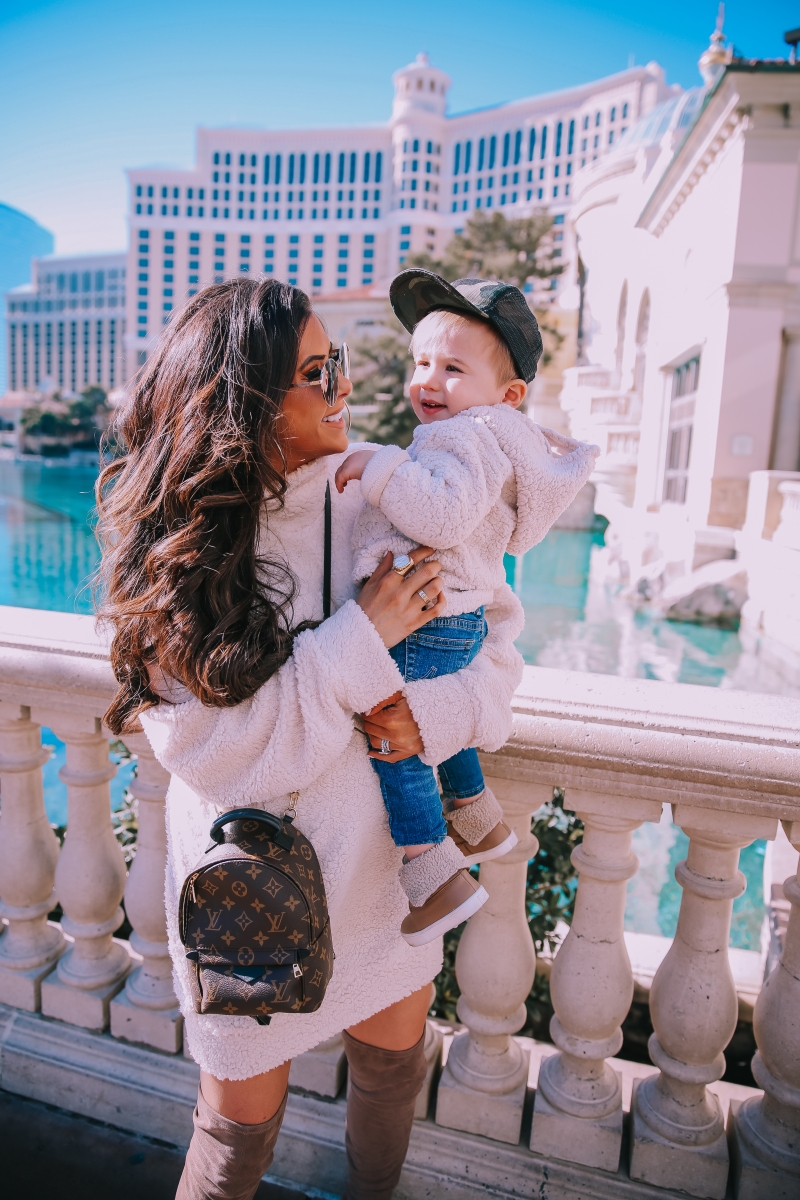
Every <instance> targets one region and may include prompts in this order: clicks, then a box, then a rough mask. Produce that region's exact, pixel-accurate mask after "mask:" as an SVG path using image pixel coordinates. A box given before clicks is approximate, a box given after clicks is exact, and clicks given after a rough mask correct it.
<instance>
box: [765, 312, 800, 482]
mask: <svg viewBox="0 0 800 1200" xmlns="http://www.w3.org/2000/svg"><path fill="white" fill-rule="evenodd" d="M770 466H771V468H772V470H773V471H797V470H800V328H797V327H794V328H789V329H784V331H783V371H782V376H781V392H780V398H779V400H778V411H777V419H776V424H775V440H774V443H773V447H772V462H771V464H770Z"/></svg>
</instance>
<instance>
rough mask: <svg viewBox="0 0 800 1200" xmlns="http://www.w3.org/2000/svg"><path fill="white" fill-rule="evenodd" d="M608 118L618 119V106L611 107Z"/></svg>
mask: <svg viewBox="0 0 800 1200" xmlns="http://www.w3.org/2000/svg"><path fill="white" fill-rule="evenodd" d="M608 119H609V121H616V119H617V110H616V108H612V109H611V113H610V114H609V118H608Z"/></svg>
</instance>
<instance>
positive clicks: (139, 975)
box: [110, 733, 183, 1054]
mask: <svg viewBox="0 0 800 1200" xmlns="http://www.w3.org/2000/svg"><path fill="white" fill-rule="evenodd" d="M125 745H126V746H127V747H128V749H129V750H131V751H132V752H133V753H134V754H136V756H137V764H136V776H135V778H134V779H133V781H132V783H131V789H130V790H131V792H132V793H133V795H134V797H135V798H136V800H137V801H138V803H139V807H138V813H137V817H138V821H137V825H138V832H137V839H136V857H135V858H134V860H133V863H132V864H131V869H130V874H129V875H128V882H127V884H126V887H125V911H126V913H127V915H128V920H129V921H130V923H131V925H132V926H133V932H132V933H131V939H130V944H131V949H132V950H133V952H134V954H137V955H141V958H142V962H141V965H140V966H137V967H136V968H135V969H134V970H133V971H132V972H131V973H130V975H129V976H128V978H127V980H126V981H125V988H124V990H123V991H122V992H120V994H119V995H118V996H115V998H114V999H113V1000H112V1001H111V1005H110V1016H111V1033H112V1035H113V1036H114V1037H119V1038H125V1039H126V1040H127V1041H129V1042H142V1043H144V1044H145V1045H146V1046H155V1048H156V1049H157V1050H165V1051H167V1053H169V1054H176V1053H177V1052H178V1051H179V1050H180V1049H181V1044H182V1040H183V1018H182V1016H181V1014H180V1010H179V1008H178V1002H177V1000H176V998H175V993H174V991H173V990H172V960H171V959H170V956H169V946H168V945H167V918H166V912H165V909H164V876H165V871H166V864H167V831H166V825H165V822H164V801H165V798H166V795H167V788H168V787H169V780H170V776H169V772H168V771H165V770H164V768H163V767H162V766H161V764H160V763H159V762H158V761H157V759H156V757H155V755H154V754H153V751H152V750H151V749H150V743H149V742H148V740H147V737H146V736H145V734H143V733H137V734H130V735H128V736H127V737H126V738H125Z"/></svg>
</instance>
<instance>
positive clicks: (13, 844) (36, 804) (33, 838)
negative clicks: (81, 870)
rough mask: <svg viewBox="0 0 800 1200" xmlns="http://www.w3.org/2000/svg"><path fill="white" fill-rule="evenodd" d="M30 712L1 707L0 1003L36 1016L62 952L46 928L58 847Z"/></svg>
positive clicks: (43, 758) (57, 934)
mask: <svg viewBox="0 0 800 1200" xmlns="http://www.w3.org/2000/svg"><path fill="white" fill-rule="evenodd" d="M49 753H50V752H49V751H48V750H44V749H43V748H42V739H41V731H40V727H39V726H38V725H35V724H34V722H33V721H31V719H30V709H28V708H21V707H20V706H19V705H14V704H10V703H0V788H2V798H3V811H2V818H0V896H1V897H2V900H0V916H3V917H5V919H6V920H7V921H8V926H7V928H6V930H5V932H4V933H3V936H2V938H0V1003H3V1004H11V1005H13V1006H14V1008H23V1009H26V1010H27V1011H28V1012H36V1011H37V1010H38V1008H39V1003H40V994H41V982H42V979H43V978H44V977H45V976H46V975H49V973H50V971H52V969H53V967H54V965H55V963H56V960H57V959H58V956H59V955H60V954H61V952H62V951H63V949H64V944H65V943H64V936H63V934H62V933H61V930H60V929H59V928H58V926H57V925H50V924H48V922H47V914H48V913H49V912H50V911H51V910H52V909H53V908H54V907H55V904H56V897H55V892H54V890H53V877H54V874H55V869H56V862H57V861H58V841H57V839H56V836H55V834H54V833H53V830H52V829H51V828H50V822H49V821H48V820H47V814H46V813H45V810H44V796H43V792H42V766H43V765H44V763H46V762H47V759H48V758H49Z"/></svg>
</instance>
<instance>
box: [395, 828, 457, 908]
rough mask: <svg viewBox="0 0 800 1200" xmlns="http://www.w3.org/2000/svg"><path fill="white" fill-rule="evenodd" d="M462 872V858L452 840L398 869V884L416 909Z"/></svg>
mask: <svg viewBox="0 0 800 1200" xmlns="http://www.w3.org/2000/svg"><path fill="white" fill-rule="evenodd" d="M463 870H464V855H463V854H462V853H461V851H460V850H459V848H458V846H456V844H455V842H454V841H453V839H452V838H445V839H444V841H443V842H438V843H437V844H436V845H435V846H431V848H430V850H424V851H423V853H422V854H418V855H417V857H416V858H412V859H410V860H409V861H408V862H404V863H403V865H402V867H401V868H400V883H401V884H402V885H403V891H404V892H405V894H406V895H407V896H408V900H409V903H410V904H413V905H414V908H419V907H420V905H422V904H424V903H425V901H426V900H427V899H428V897H429V896H432V895H433V893H434V892H435V891H437V890H438V889H439V888H440V887H441V886H442V884H444V883H447V881H448V879H452V878H453V876H454V875H456V874H457V873H458V872H459V871H463Z"/></svg>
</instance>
